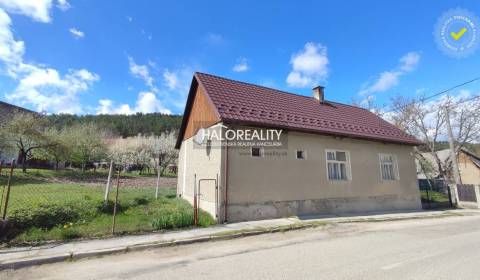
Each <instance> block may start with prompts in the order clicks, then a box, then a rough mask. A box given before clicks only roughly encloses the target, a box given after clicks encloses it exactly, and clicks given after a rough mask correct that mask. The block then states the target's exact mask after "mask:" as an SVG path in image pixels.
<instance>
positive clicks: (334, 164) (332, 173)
mask: <svg viewBox="0 0 480 280" xmlns="http://www.w3.org/2000/svg"><path fill="white" fill-rule="evenodd" d="M326 152H327V173H328V180H349V179H350V176H349V172H350V170H349V169H350V156H349V154H348V152H347V151H335V150H327V151H326Z"/></svg>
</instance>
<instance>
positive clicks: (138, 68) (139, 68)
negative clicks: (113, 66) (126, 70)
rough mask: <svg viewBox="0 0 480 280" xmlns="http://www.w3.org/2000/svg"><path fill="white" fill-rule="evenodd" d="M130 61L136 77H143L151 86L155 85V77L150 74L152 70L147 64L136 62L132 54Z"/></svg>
mask: <svg viewBox="0 0 480 280" xmlns="http://www.w3.org/2000/svg"><path fill="white" fill-rule="evenodd" d="M128 63H129V65H130V73H131V74H132V75H133V76H134V77H136V78H140V79H142V80H143V81H144V82H145V84H146V85H147V86H148V87H150V88H153V87H154V86H153V78H152V76H150V72H149V70H148V66H147V65H139V64H136V63H135V61H134V60H133V58H132V57H130V56H129V57H128Z"/></svg>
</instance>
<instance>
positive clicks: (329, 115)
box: [176, 73, 421, 222]
mask: <svg viewBox="0 0 480 280" xmlns="http://www.w3.org/2000/svg"><path fill="white" fill-rule="evenodd" d="M247 136H249V137H247ZM247 138H248V139H247ZM419 144H420V142H419V141H418V140H417V139H415V138H414V137H412V136H410V135H407V134H406V133H404V132H403V131H401V130H400V129H398V128H396V127H395V126H393V125H392V124H390V123H388V122H387V121H385V120H383V119H381V118H380V117H378V116H377V115H375V114H373V113H371V112H370V111H368V110H365V109H362V108H358V107H354V106H350V105H345V104H341V103H337V102H333V101H329V100H325V99H324V89H323V88H322V87H316V88H314V89H313V97H309V96H302V95H297V94H292V93H288V92H284V91H280V90H275V89H272V88H267V87H263V86H258V85H254V84H248V83H244V82H239V81H234V80H230V79H226V78H221V77H217V76H213V75H210V74H204V73H195V74H194V77H193V79H192V83H191V86H190V91H189V95H188V99H187V103H186V107H185V112H184V117H183V121H182V125H181V129H180V131H179V135H178V139H177V143H176V148H177V149H180V152H179V164H178V185H177V194H178V196H180V197H183V198H185V199H186V200H188V201H190V202H191V203H193V197H194V195H195V193H197V194H198V195H199V196H198V197H199V199H198V204H199V207H200V208H202V209H203V210H205V211H207V212H209V213H211V214H212V215H213V217H216V218H217V221H218V222H225V221H228V222H233V221H245V220H258V219H266V218H276V217H286V216H292V215H314V214H331V213H352V212H369V211H391V210H414V209H421V203H420V194H419V190H418V186H417V179H416V169H415V161H414V155H413V147H414V146H416V145H419Z"/></svg>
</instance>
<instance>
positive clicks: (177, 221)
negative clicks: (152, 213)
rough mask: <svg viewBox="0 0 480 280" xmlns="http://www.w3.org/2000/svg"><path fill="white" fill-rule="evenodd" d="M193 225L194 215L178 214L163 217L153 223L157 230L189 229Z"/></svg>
mask: <svg viewBox="0 0 480 280" xmlns="http://www.w3.org/2000/svg"><path fill="white" fill-rule="evenodd" d="M192 225H193V213H185V212H176V213H170V214H165V215H162V216H160V217H158V218H155V219H154V220H153V221H152V227H153V228H154V229H156V230H162V229H173V228H182V227H189V226H192Z"/></svg>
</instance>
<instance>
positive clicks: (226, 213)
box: [223, 140, 228, 223]
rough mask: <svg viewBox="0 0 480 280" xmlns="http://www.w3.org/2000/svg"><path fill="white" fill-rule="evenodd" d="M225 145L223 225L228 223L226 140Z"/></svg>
mask: <svg viewBox="0 0 480 280" xmlns="http://www.w3.org/2000/svg"><path fill="white" fill-rule="evenodd" d="M225 144H226V145H225V208H224V211H225V213H224V216H223V222H224V223H226V222H227V221H228V219H227V217H228V210H227V208H228V140H225Z"/></svg>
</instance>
